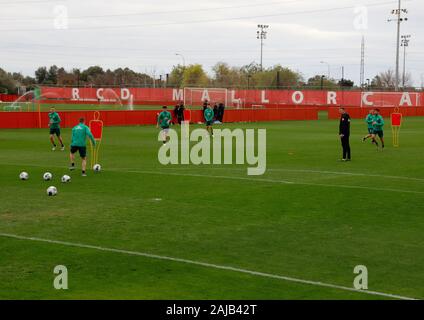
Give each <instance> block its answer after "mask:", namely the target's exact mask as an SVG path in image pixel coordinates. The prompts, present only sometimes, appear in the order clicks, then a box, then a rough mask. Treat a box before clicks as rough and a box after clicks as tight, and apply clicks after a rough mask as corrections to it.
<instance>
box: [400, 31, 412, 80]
mask: <svg viewBox="0 0 424 320" xmlns="http://www.w3.org/2000/svg"><path fill="white" fill-rule="evenodd" d="M410 38H411V35H410V34H406V35H403V36H402V42H401V46H402V47H403V74H402V87H403V88H405V78H406V48H407V47H408V46H409V41H410Z"/></svg>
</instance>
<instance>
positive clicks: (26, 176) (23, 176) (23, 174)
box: [19, 171, 29, 180]
mask: <svg viewBox="0 0 424 320" xmlns="http://www.w3.org/2000/svg"><path fill="white" fill-rule="evenodd" d="M28 178H29V174H28V172H25V171H24V172H21V173H20V174H19V179H21V180H28Z"/></svg>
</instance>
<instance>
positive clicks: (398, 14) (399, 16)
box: [387, 0, 408, 91]
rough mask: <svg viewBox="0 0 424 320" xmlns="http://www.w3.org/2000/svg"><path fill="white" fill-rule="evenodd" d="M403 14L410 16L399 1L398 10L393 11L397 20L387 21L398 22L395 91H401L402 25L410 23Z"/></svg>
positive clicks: (400, 0)
mask: <svg viewBox="0 0 424 320" xmlns="http://www.w3.org/2000/svg"><path fill="white" fill-rule="evenodd" d="M402 14H405V15H406V14H408V10H407V9H402V0H399V1H398V8H397V9H394V10H392V15H395V16H396V18H395V19H389V20H387V21H389V22H390V21H396V24H397V33H396V70H395V73H396V75H395V90H396V91H399V82H400V81H399V60H400V25H401V22H403V21H408V18H407V17H404V18H403V17H402Z"/></svg>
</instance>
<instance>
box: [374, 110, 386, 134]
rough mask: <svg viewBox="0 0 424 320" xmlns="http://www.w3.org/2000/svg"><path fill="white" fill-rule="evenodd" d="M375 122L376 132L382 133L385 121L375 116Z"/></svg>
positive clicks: (379, 116)
mask: <svg viewBox="0 0 424 320" xmlns="http://www.w3.org/2000/svg"><path fill="white" fill-rule="evenodd" d="M374 122H375V124H374V125H373V128H374V130H377V131H382V130H383V126H384V119H383V117H382V116H381V115H379V114H378V115H376V116H374Z"/></svg>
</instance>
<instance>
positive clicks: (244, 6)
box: [0, 0, 309, 21]
mask: <svg viewBox="0 0 424 320" xmlns="http://www.w3.org/2000/svg"><path fill="white" fill-rule="evenodd" d="M44 1H46V2H53V1H57V0H50V1H48V0H41V2H44ZM305 1H309V0H289V1H274V2H264V3H260V4H257V3H255V4H245V5H235V6H224V7H210V8H201V9H200V8H199V9H185V10H172V11H171V10H169V11H152V12H131V13H115V14H103V15H86V16H76V17H69V18H68V19H69V20H82V19H93V18H114V17H132V16H146V15H147V16H151V15H161V14H173V15H175V14H178V13H190V12H202V11H215V10H227V9H240V8H251V7H263V6H271V5H284V4H290V3H298V2H305ZM0 4H1V3H0ZM2 20H3V21H4V20H16V21H19V20H25V21H26V20H51V17H22V16H19V17H5V18H2Z"/></svg>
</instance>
